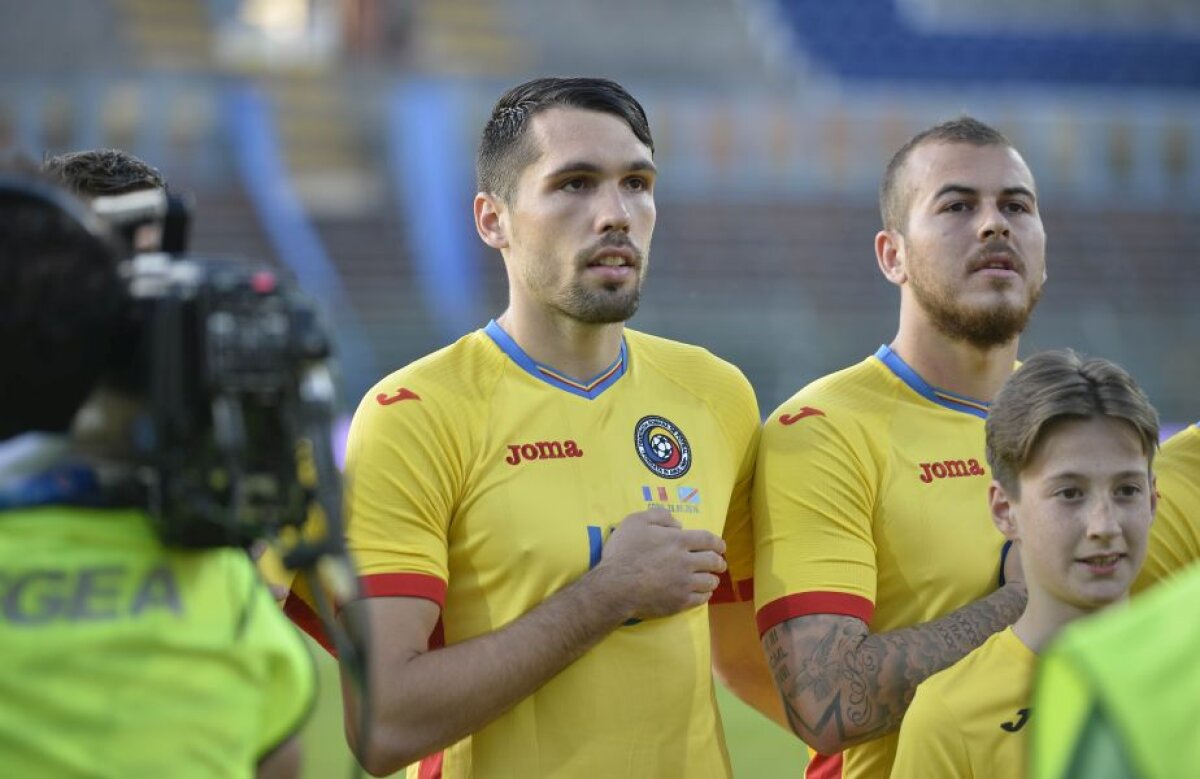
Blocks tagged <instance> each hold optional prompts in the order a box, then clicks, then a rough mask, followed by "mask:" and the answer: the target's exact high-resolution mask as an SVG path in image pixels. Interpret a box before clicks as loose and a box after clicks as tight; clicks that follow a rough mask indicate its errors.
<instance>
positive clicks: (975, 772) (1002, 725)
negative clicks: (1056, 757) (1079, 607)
mask: <svg viewBox="0 0 1200 779" xmlns="http://www.w3.org/2000/svg"><path fill="white" fill-rule="evenodd" d="M1036 664H1037V655H1036V654H1034V652H1033V650H1031V649H1030V648H1029V647H1027V646H1025V644H1024V643H1022V642H1021V639H1019V638H1017V635H1016V634H1015V633H1014V632H1013V630H1012V628H1007V629H1005V630H1002V631H1000V632H999V633H996V634H995V635H993V636H992V637H991V638H989V639H988V640H987V641H985V642H984V643H983V644H982V645H981V646H980V647H979V648H978V649H976V650H975V651H973V652H971V653H970V654H968V655H967V656H966V657H964V658H963V659H962V660H959V661H958V662H957V663H955V664H954V665H952V666H950V667H949V668H947V669H946V670H944V671H942V672H941V673H936V674H934V675H933V676H931V677H929V678H928V679H926V680H925V681H924V682H922V683H921V686H919V687H918V688H917V695H916V697H915V698H913V702H912V705H911V706H909V707H908V711H907V712H906V713H905V715H904V724H903V725H902V726H901V728H900V739H899V746H898V748H897V751H896V762H895V763H894V764H893V765H892V777H893V779H939V778H941V779H984V778H985V777H992V778H993V779H1020V777H1022V776H1024V775H1025V763H1026V758H1025V754H1026V751H1027V745H1026V743H1027V739H1028V734H1029V730H1028V729H1026V727H1025V726H1026V725H1027V724H1028V722H1029V718H1030V707H1029V701H1030V697H1031V695H1032V687H1033V674H1034V669H1035V667H1036Z"/></svg>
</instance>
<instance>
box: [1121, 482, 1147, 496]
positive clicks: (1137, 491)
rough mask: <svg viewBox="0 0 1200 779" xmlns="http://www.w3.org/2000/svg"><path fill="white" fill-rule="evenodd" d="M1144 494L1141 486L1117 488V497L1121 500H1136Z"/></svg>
mask: <svg viewBox="0 0 1200 779" xmlns="http://www.w3.org/2000/svg"><path fill="white" fill-rule="evenodd" d="M1141 494H1142V487H1141V485H1140V484H1122V485H1121V486H1119V487H1117V497H1119V498H1136V497H1138V496H1139V495H1141Z"/></svg>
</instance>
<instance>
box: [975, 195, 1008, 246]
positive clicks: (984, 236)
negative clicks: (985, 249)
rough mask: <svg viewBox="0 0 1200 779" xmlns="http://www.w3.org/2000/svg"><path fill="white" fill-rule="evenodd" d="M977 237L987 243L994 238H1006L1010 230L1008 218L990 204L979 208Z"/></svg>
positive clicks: (997, 207) (994, 205)
mask: <svg viewBox="0 0 1200 779" xmlns="http://www.w3.org/2000/svg"><path fill="white" fill-rule="evenodd" d="M980 220H981V221H980V224H979V237H980V239H981V240H984V241H988V240H991V239H994V238H1007V237H1008V234H1009V232H1010V230H1011V227H1012V226H1011V225H1010V224H1009V223H1008V217H1007V216H1006V215H1005V213H1004V211H1003V210H1001V208H1000V206H999V205H998V204H996V203H992V204H990V205H988V206H984V207H981V208H980Z"/></svg>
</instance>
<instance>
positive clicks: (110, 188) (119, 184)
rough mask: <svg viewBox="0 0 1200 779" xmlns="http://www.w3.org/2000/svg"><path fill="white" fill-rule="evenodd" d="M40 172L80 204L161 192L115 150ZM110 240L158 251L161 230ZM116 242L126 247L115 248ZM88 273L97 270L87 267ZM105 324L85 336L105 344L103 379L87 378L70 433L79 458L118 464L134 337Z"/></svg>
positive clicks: (131, 414) (132, 386)
mask: <svg viewBox="0 0 1200 779" xmlns="http://www.w3.org/2000/svg"><path fill="white" fill-rule="evenodd" d="M42 171H43V172H44V173H45V175H46V176H47V177H48V178H50V179H51V180H53V181H54V182H56V183H57V184H59V185H61V186H62V187H63V188H65V189H66V190H68V191H70V192H71V193H73V194H74V195H76V196H77V197H78V198H80V200H82V201H83V202H84V203H91V202H92V201H94V200H95V199H96V198H104V197H112V196H116V195H128V194H130V193H134V192H144V191H158V190H165V189H166V188H167V182H166V180H165V179H164V178H163V175H162V174H161V173H159V171H158V170H157V169H156V168H154V167H152V166H151V165H149V164H147V163H146V162H144V161H142V160H140V159H138V158H137V157H135V156H134V155H132V154H129V153H128V152H124V151H121V150H119V149H88V150H83V151H73V152H67V153H65V154H59V155H55V156H51V157H47V158H46V159H45V161H44V162H43V163H42ZM102 229H103V228H102ZM115 240H116V242H117V245H110V246H108V247H107V248H108V250H109V251H110V252H112V251H116V252H117V253H119V254H125V253H129V252H153V251H158V250H159V248H160V243H161V240H162V226H161V224H159V223H156V222H147V223H144V224H140V225H138V226H137V227H136V229H135V230H134V231H133V232H132V233H131V234H130V235H128V236H123V237H120V236H118V237H117V238H116V239H115ZM122 242H125V243H128V245H127V246H124V245H119V244H120V243H122ZM91 272H92V273H93V274H97V273H99V272H100V271H99V270H98V269H96V268H93V269H92V270H91ZM113 283H116V279H115V277H114V278H113ZM121 294H122V295H123V292H121ZM122 305H124V306H125V309H124V310H128V308H127V303H126V301H124V300H122ZM106 325H107V326H106V328H105V329H101V330H96V331H94V333H92V334H90V335H94V336H102V337H103V338H104V339H105V340H106V343H107V347H106V348H105V349H103V350H100V352H101V353H99V354H97V358H103V360H104V362H103V363H102V365H105V366H107V367H108V370H107V371H106V372H105V373H104V375H103V376H100V375H96V376H93V377H92V380H91V381H90V382H89V383H88V385H87V386H89V387H91V388H92V391H91V392H90V393H89V395H88V397H87V401H86V403H84V404H81V405H82V408H80V409H79V410H78V413H77V414H75V415H74V417H73V424H72V426H71V427H72V430H71V432H72V436H73V439H74V445H75V447H76V449H77V450H78V451H79V452H80V453H82V454H86V455H88V456H91V457H95V458H99V459H102V460H106V461H117V462H119V461H121V460H123V459H125V458H127V457H128V455H129V452H130V449H131V440H132V436H133V425H134V422H135V420H136V419H137V417H138V415H139V413H140V412H141V410H142V409H143V406H144V404H143V402H142V399H141V398H140V397H139V395H138V392H139V389H140V387H139V385H140V382H139V381H138V380H137V378H136V377H134V376H133V375H132V371H133V370H134V353H133V351H134V349H135V343H134V340H135V336H134V335H133V333H132V331H131V327H130V326H129V323H128V322H127V321H124V320H121V319H119V318H117V319H114V321H112V322H108V323H106Z"/></svg>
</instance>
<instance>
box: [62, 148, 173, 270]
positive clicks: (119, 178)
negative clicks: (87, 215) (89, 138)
mask: <svg viewBox="0 0 1200 779" xmlns="http://www.w3.org/2000/svg"><path fill="white" fill-rule="evenodd" d="M42 170H44V171H45V172H46V175H48V176H50V177H51V178H53V179H54V180H56V181H58V182H59V183H61V184H62V185H63V186H64V187H66V188H67V189H69V190H70V191H71V192H73V193H75V194H76V195H78V196H79V197H81V198H83V199H84V200H91V199H93V198H97V197H110V196H113V195H128V194H129V193H131V192H143V191H146V190H160V189H166V188H167V182H166V179H164V178H163V175H162V174H161V173H159V172H158V169H157V168H154V167H152V166H150V165H148V164H147V163H145V162H143V161H142V160H140V159H138V158H137V157H135V156H133V155H132V154H130V153H129V152H124V151H121V150H120V149H86V150H84V151H72V152H67V153H65V154H58V155H55V156H53V157H47V158H46V161H45V162H43V163H42ZM161 241H162V226H161V225H158V224H154V223H148V224H144V225H140V226H138V228H137V230H136V231H135V232H134V234H133V236H132V241H131V244H132V246H131V248H132V249H133V251H136V252H154V251H158V250H159V248H160V243H161Z"/></svg>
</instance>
